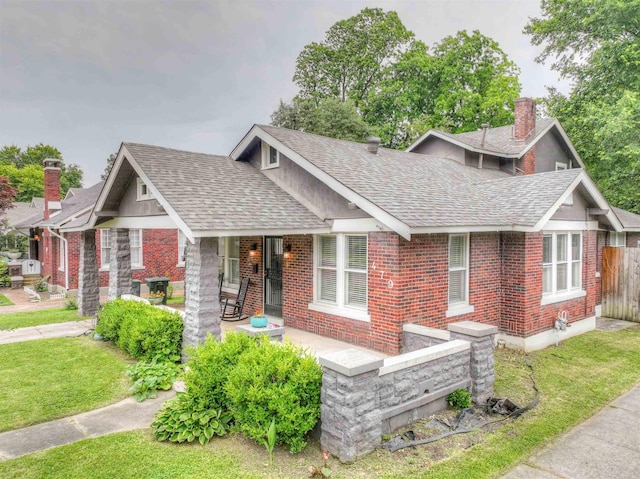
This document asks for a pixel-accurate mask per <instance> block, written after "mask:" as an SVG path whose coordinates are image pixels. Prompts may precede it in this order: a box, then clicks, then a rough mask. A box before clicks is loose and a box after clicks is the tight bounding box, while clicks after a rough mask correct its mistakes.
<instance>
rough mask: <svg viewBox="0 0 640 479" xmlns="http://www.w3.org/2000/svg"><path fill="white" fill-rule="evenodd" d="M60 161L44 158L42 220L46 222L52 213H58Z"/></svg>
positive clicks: (59, 207)
mask: <svg viewBox="0 0 640 479" xmlns="http://www.w3.org/2000/svg"><path fill="white" fill-rule="evenodd" d="M61 165H62V161H61V160H58V159H57V158H46V159H45V160H44V161H43V162H42V166H43V167H44V219H46V220H48V219H49V218H50V217H51V215H52V214H53V213H55V212H56V211H60V209H61V208H62V207H61V206H60V171H61V170H60V167H61Z"/></svg>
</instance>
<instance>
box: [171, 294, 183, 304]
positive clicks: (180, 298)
mask: <svg viewBox="0 0 640 479" xmlns="http://www.w3.org/2000/svg"><path fill="white" fill-rule="evenodd" d="M182 303H184V296H173V297H171V298H167V304H182Z"/></svg>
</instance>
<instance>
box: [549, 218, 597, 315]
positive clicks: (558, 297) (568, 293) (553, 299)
mask: <svg viewBox="0 0 640 479" xmlns="http://www.w3.org/2000/svg"><path fill="white" fill-rule="evenodd" d="M543 234H544V236H551V263H548V264H551V291H549V292H546V293H545V292H544V291H543V292H542V299H541V301H540V304H541V305H545V304H552V303H559V302H561V301H568V300H570V299H575V298H581V297H583V296H586V294H587V292H586V291H585V290H584V289H583V286H584V285H583V284H582V272H583V268H584V251H583V240H584V237H583V235H582V232H581V231H544V232H543ZM563 234H564V235H567V261H566V264H567V289H566V290H562V291H557V281H558V260H557V255H558V241H557V238H558V235H563ZM575 234H579V235H580V272H579V275H578V277H579V278H580V286H578V287H573V286H572V282H573V263H574V260H573V246H572V238H571V236H572V235H575ZM543 254H544V252H543ZM544 264H545V263H541V267H542V266H543V265H544ZM542 274H543V275H544V271H543V273H542Z"/></svg>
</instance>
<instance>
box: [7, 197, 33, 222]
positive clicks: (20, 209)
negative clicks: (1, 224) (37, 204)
mask: <svg viewBox="0 0 640 479" xmlns="http://www.w3.org/2000/svg"><path fill="white" fill-rule="evenodd" d="M39 212H40V210H38V209H37V208H31V202H19V201H16V202H14V203H13V205H12V207H11V208H9V209H8V210H6V211H5V214H4V215H3V216H2V217H1V218H3V219H6V220H7V224H8V225H9V226H13V225H15V224H17V223H20V222H22V221H24V220H25V219H26V218H29V217H30V216H34V215H35V214H36V213H39Z"/></svg>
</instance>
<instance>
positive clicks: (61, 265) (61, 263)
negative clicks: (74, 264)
mask: <svg viewBox="0 0 640 479" xmlns="http://www.w3.org/2000/svg"><path fill="white" fill-rule="evenodd" d="M66 256H67V252H66V250H65V247H64V241H63V240H62V238H58V269H59V270H60V271H64V270H65V258H66Z"/></svg>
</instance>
